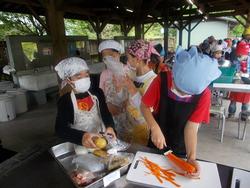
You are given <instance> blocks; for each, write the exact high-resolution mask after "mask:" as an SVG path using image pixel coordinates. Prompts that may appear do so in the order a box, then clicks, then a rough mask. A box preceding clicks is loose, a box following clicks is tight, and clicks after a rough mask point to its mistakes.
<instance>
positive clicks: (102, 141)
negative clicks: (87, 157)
mask: <svg viewBox="0 0 250 188" xmlns="http://www.w3.org/2000/svg"><path fill="white" fill-rule="evenodd" d="M94 143H95V145H96V147H98V148H100V149H103V148H105V147H106V146H107V141H106V139H105V138H100V137H98V138H96V139H94Z"/></svg>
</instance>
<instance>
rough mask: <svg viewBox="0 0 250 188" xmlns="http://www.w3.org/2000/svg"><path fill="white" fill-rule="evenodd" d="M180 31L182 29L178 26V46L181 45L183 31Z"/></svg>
mask: <svg viewBox="0 0 250 188" xmlns="http://www.w3.org/2000/svg"><path fill="white" fill-rule="evenodd" d="M182 31H183V29H182V28H180V29H179V45H180V46H182V33H183V32H182Z"/></svg>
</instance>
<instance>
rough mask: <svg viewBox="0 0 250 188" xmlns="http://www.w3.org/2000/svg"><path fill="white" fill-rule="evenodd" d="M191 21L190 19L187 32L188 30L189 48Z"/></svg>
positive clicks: (188, 45)
mask: <svg viewBox="0 0 250 188" xmlns="http://www.w3.org/2000/svg"><path fill="white" fill-rule="evenodd" d="M191 23H192V22H191V21H190V23H189V24H188V30H187V32H188V44H187V48H189V47H190V43H191Z"/></svg>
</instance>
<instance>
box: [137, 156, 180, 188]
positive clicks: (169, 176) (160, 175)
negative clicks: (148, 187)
mask: <svg viewBox="0 0 250 188" xmlns="http://www.w3.org/2000/svg"><path fill="white" fill-rule="evenodd" d="M141 159H142V160H141V161H142V162H143V164H144V165H145V167H146V168H147V169H149V170H150V174H152V175H154V176H155V177H156V178H157V180H158V181H159V182H160V183H163V180H162V179H164V180H167V181H169V182H170V183H172V184H173V185H174V186H176V187H181V186H180V185H179V184H177V183H176V182H175V179H174V177H175V176H176V174H175V172H174V171H173V170H172V169H163V168H161V167H160V166H159V165H158V164H156V163H154V162H152V161H150V160H148V159H147V158H146V157H144V158H141ZM171 171H172V172H171Z"/></svg>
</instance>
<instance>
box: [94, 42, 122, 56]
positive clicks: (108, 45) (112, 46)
mask: <svg viewBox="0 0 250 188" xmlns="http://www.w3.org/2000/svg"><path fill="white" fill-rule="evenodd" d="M105 49H114V50H117V51H118V52H119V53H122V52H123V51H124V50H123V47H122V45H121V44H120V43H119V42H116V41H115V40H105V41H102V42H101V43H100V45H99V48H98V51H99V53H101V52H102V51H103V50H105Z"/></svg>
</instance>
